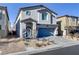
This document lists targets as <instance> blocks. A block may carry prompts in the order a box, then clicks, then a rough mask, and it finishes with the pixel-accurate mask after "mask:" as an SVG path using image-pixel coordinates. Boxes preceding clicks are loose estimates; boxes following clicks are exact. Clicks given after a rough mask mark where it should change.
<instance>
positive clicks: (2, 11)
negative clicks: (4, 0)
mask: <svg viewBox="0 0 79 59" xmlns="http://www.w3.org/2000/svg"><path fill="white" fill-rule="evenodd" d="M8 32H9V16H8V11H7V7H3V6H0V37H7V35H8Z"/></svg>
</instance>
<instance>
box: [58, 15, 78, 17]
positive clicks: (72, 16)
mask: <svg viewBox="0 0 79 59" xmlns="http://www.w3.org/2000/svg"><path fill="white" fill-rule="evenodd" d="M61 17H74V18H79V17H78V16H71V15H63V16H59V17H57V18H61Z"/></svg>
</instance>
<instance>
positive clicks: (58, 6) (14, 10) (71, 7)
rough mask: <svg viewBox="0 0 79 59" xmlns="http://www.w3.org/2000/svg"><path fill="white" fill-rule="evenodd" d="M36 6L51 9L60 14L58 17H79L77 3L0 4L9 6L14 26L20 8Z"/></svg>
mask: <svg viewBox="0 0 79 59" xmlns="http://www.w3.org/2000/svg"><path fill="white" fill-rule="evenodd" d="M34 5H44V6H46V7H48V8H49V9H51V10H53V11H55V12H56V13H58V16H62V15H73V16H79V4H77V3H75V4H73V3H70V4H68V3H47V4H46V3H40V4H38V3H0V6H7V8H8V14H9V18H10V22H11V24H12V25H13V23H14V21H15V19H16V16H17V14H18V11H19V8H21V7H28V6H34Z"/></svg>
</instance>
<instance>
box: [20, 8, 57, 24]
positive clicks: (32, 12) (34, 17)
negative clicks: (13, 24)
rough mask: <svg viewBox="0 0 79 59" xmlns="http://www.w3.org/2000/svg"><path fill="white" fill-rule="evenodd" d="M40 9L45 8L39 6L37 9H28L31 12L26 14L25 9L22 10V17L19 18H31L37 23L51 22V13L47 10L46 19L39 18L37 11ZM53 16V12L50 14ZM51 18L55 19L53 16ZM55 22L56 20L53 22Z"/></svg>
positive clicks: (39, 14)
mask: <svg viewBox="0 0 79 59" xmlns="http://www.w3.org/2000/svg"><path fill="white" fill-rule="evenodd" d="M41 9H45V8H39V9H34V10H29V11H30V12H31V15H26V10H25V11H22V13H21V14H22V18H21V20H24V19H27V18H32V19H34V20H36V21H37V23H38V24H51V14H50V13H49V12H47V13H48V15H47V20H42V19H41V18H42V17H41V13H40V12H38V10H41ZM52 15H54V16H56V15H55V14H52ZM53 20H56V19H55V18H54V19H53ZM53 23H55V24H56V21H55V22H53Z"/></svg>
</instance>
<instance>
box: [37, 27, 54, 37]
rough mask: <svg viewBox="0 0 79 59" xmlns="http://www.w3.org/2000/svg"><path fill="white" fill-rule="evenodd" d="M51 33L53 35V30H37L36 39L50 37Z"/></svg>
mask: <svg viewBox="0 0 79 59" xmlns="http://www.w3.org/2000/svg"><path fill="white" fill-rule="evenodd" d="M53 33H54V29H53V28H39V29H38V35H37V37H39V38H40V37H47V36H52V35H53Z"/></svg>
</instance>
